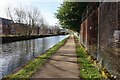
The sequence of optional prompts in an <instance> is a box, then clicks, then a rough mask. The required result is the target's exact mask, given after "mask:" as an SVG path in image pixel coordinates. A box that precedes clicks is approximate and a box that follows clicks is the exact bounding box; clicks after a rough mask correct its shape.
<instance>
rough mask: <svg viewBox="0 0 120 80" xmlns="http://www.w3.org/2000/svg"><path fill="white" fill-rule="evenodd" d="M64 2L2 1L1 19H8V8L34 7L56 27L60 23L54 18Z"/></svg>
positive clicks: (35, 0) (0, 3)
mask: <svg viewBox="0 0 120 80" xmlns="http://www.w3.org/2000/svg"><path fill="white" fill-rule="evenodd" d="M62 2H63V0H0V17H3V18H7V16H6V10H5V9H6V8H7V7H16V6H19V5H23V6H29V5H32V6H33V7H36V8H38V9H39V10H40V11H41V14H42V15H43V17H44V18H45V20H46V21H47V23H48V24H49V25H54V24H55V23H57V22H58V20H57V19H56V18H55V17H54V13H55V12H56V10H57V9H58V8H57V7H59V6H60V4H61V3H62Z"/></svg>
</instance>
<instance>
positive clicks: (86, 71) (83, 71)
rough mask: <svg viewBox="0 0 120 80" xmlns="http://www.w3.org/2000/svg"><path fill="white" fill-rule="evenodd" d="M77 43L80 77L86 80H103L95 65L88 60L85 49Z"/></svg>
mask: <svg viewBox="0 0 120 80" xmlns="http://www.w3.org/2000/svg"><path fill="white" fill-rule="evenodd" d="M75 42H76V53H77V56H78V63H79V67H80V77H81V78H83V79H86V80H101V78H102V77H101V74H100V72H99V71H98V69H97V68H95V66H94V64H93V63H91V61H90V60H89V59H88V55H87V53H86V51H85V49H84V48H83V47H82V46H81V45H79V44H78V40H77V39H75Z"/></svg>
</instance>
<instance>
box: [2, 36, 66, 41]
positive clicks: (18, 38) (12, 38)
mask: <svg viewBox="0 0 120 80" xmlns="http://www.w3.org/2000/svg"><path fill="white" fill-rule="evenodd" d="M60 35H64V34H52V35H33V36H32V35H31V36H2V37H0V38H1V39H2V43H9V42H15V41H22V40H30V39H36V38H43V37H51V36H60Z"/></svg>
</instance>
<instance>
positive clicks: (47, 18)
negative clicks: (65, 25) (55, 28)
mask: <svg viewBox="0 0 120 80" xmlns="http://www.w3.org/2000/svg"><path fill="white" fill-rule="evenodd" d="M41 14H42V16H43V17H44V19H45V21H47V23H48V24H49V25H54V24H55V23H58V19H56V18H55V15H54V13H52V12H51V11H49V10H47V11H46V10H43V11H41Z"/></svg>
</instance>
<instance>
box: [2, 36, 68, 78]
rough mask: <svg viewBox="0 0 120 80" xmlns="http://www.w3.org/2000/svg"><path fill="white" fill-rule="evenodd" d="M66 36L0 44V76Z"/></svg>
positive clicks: (8, 72)
mask: <svg viewBox="0 0 120 80" xmlns="http://www.w3.org/2000/svg"><path fill="white" fill-rule="evenodd" d="M66 37H68V35H66V36H53V37H46V38H38V39H32V40H26V41H18V42H12V43H7V44H3V45H0V51H1V52H0V78H1V77H2V76H4V75H7V74H10V73H11V72H12V71H13V70H15V69H16V68H18V67H20V66H22V65H23V64H25V63H26V62H27V61H29V60H30V59H32V58H34V57H37V56H39V55H40V54H42V53H44V52H45V51H46V50H48V49H49V48H51V47H52V46H54V45H55V44H57V43H58V42H60V41H61V40H63V39H64V38H66Z"/></svg>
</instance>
